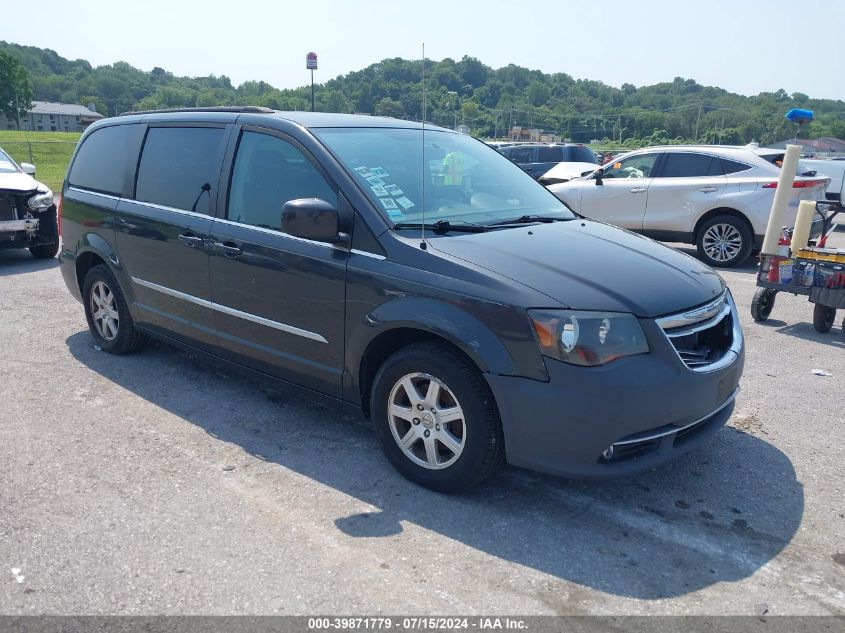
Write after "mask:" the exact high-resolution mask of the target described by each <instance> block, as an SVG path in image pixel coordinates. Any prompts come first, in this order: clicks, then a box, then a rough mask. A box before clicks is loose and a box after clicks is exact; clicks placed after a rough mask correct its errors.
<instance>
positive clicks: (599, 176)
mask: <svg viewBox="0 0 845 633" xmlns="http://www.w3.org/2000/svg"><path fill="white" fill-rule="evenodd" d="M593 176H594V177H595V179H596V184H597V185H602V184H604V169H602V168H601V167H599V168H598V169H597V170H595V171H594V172H593Z"/></svg>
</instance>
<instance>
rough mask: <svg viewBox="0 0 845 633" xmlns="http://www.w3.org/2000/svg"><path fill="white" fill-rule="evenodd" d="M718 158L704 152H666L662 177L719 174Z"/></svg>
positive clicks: (720, 173)
mask: <svg viewBox="0 0 845 633" xmlns="http://www.w3.org/2000/svg"><path fill="white" fill-rule="evenodd" d="M721 175H722V167H721V165H720V164H719V159H718V158H716V157H714V156H707V155H706V154H693V153H690V152H684V153H680V152H678V153H671V152H670V153H668V154H666V160H665V162H664V163H663V171H662V173H661V174H660V176H661V177H662V178H695V177H699V176H721Z"/></svg>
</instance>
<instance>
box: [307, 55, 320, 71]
mask: <svg viewBox="0 0 845 633" xmlns="http://www.w3.org/2000/svg"><path fill="white" fill-rule="evenodd" d="M305 68H306V69H308V70H317V53H308V54H307V55H306V56H305Z"/></svg>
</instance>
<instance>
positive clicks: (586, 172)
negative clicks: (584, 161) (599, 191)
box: [581, 169, 595, 178]
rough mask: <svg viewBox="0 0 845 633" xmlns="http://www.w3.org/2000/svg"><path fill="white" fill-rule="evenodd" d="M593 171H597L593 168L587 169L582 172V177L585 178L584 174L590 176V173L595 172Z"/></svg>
mask: <svg viewBox="0 0 845 633" xmlns="http://www.w3.org/2000/svg"><path fill="white" fill-rule="evenodd" d="M593 173H595V172H594V171H593V170H592V169H588V170H587V171H582V172H581V177H582V178H583V177H584V176H589V175H590V174H593Z"/></svg>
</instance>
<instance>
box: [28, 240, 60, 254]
mask: <svg viewBox="0 0 845 633" xmlns="http://www.w3.org/2000/svg"><path fill="white" fill-rule="evenodd" d="M29 252H30V253H32V256H33V257H34V258H35V259H52V258H53V257H55V256H56V253H58V252H59V241H58V240H56V241H55V242H50V243H48V244H39V245H38V246H30V247H29Z"/></svg>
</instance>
